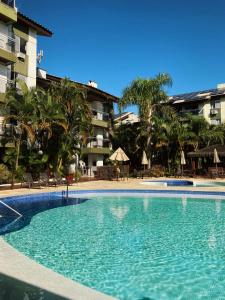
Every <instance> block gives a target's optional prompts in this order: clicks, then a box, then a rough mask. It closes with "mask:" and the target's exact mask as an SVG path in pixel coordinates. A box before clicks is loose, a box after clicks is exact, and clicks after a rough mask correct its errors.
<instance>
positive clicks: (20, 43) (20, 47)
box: [15, 36, 27, 54]
mask: <svg viewBox="0 0 225 300" xmlns="http://www.w3.org/2000/svg"><path fill="white" fill-rule="evenodd" d="M15 39H16V52H19V53H23V54H26V53H27V51H26V47H27V41H26V40H25V39H23V38H21V37H19V36H16V38H15Z"/></svg>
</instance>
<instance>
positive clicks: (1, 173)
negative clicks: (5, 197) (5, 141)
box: [0, 164, 10, 183]
mask: <svg viewBox="0 0 225 300" xmlns="http://www.w3.org/2000/svg"><path fill="white" fill-rule="evenodd" d="M9 178H10V172H9V170H8V168H7V166H6V165H4V164H0V183H5V182H7V180H8V179H9Z"/></svg>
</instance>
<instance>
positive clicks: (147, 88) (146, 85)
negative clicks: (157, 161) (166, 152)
mask: <svg viewBox="0 0 225 300" xmlns="http://www.w3.org/2000/svg"><path fill="white" fill-rule="evenodd" d="M171 85H172V79H171V77H170V76H169V74H158V75H157V76H156V77H155V78H148V79H143V78H138V79H136V80H134V81H133V82H132V83H131V84H130V86H128V87H127V88H125V90H124V91H123V96H122V99H121V100H120V102H119V106H120V107H121V108H125V107H127V106H128V105H137V106H138V109H139V115H140V120H141V124H142V129H143V130H142V132H143V133H145V137H146V145H145V148H146V149H145V150H146V153H147V157H148V161H149V167H150V165H151V159H150V158H151V155H150V153H151V149H150V148H151V139H152V128H153V123H154V115H155V113H156V112H157V111H159V110H160V111H161V112H163V113H169V112H170V113H171V111H172V110H171V108H170V107H169V106H167V105H166V103H167V102H168V100H169V98H168V96H167V93H166V91H165V88H166V87H170V86H171Z"/></svg>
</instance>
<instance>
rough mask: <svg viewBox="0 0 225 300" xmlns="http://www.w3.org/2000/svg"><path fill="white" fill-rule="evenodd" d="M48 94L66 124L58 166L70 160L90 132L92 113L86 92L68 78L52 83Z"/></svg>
mask: <svg viewBox="0 0 225 300" xmlns="http://www.w3.org/2000/svg"><path fill="white" fill-rule="evenodd" d="M50 94H51V95H52V97H53V99H54V101H55V103H56V104H57V105H59V106H60V107H61V111H62V113H63V115H64V116H65V122H66V124H67V132H66V134H64V135H63V136H61V146H60V148H61V149H60V151H59V153H60V157H59V158H58V166H60V165H62V163H63V162H62V161H64V163H65V162H68V161H69V160H70V159H71V157H72V155H73V154H74V152H75V151H76V147H77V146H79V145H80V144H81V140H82V136H83V134H84V132H88V131H90V130H91V119H92V112H91V109H90V106H89V104H88V102H87V90H86V89H85V88H83V87H80V85H78V84H76V83H74V82H72V81H70V80H69V79H68V78H65V79H63V80H61V81H60V82H59V83H53V84H52V86H51V87H50Z"/></svg>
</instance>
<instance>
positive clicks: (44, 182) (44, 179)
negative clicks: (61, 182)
mask: <svg viewBox="0 0 225 300" xmlns="http://www.w3.org/2000/svg"><path fill="white" fill-rule="evenodd" d="M39 184H40V186H46V187H47V186H49V176H48V174H47V173H46V172H42V173H40V177H39Z"/></svg>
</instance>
